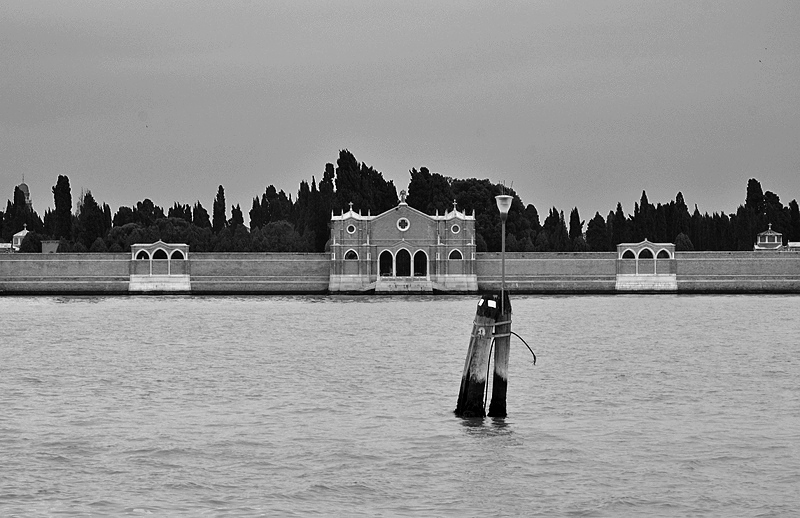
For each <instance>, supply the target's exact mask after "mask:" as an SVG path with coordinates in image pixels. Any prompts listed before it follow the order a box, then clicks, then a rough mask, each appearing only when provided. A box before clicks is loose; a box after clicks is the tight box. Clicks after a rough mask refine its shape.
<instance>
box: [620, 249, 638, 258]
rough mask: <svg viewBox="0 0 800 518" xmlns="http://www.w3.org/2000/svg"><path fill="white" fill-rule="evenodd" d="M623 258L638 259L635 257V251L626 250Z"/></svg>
mask: <svg viewBox="0 0 800 518" xmlns="http://www.w3.org/2000/svg"><path fill="white" fill-rule="evenodd" d="M622 258H623V259H636V256H635V255H633V251H632V250H625V253H624V254H622Z"/></svg>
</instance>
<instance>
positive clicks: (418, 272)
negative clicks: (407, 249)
mask: <svg viewBox="0 0 800 518" xmlns="http://www.w3.org/2000/svg"><path fill="white" fill-rule="evenodd" d="M427 275H428V256H427V255H425V252H423V251H422V250H417V253H416V254H414V277H426V276H427Z"/></svg>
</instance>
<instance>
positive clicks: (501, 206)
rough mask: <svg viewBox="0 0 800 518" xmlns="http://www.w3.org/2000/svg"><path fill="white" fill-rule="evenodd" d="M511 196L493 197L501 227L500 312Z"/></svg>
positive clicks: (504, 292) (502, 309)
mask: <svg viewBox="0 0 800 518" xmlns="http://www.w3.org/2000/svg"><path fill="white" fill-rule="evenodd" d="M512 199H513V198H512V197H511V196H509V195H508V194H499V195H497V196H495V197H494V200H495V201H496V202H497V210H499V211H500V223H501V225H500V226H501V228H502V241H501V245H500V246H501V248H500V313H501V314H502V313H504V308H503V305H504V304H505V298H506V219H508V210H509V209H510V208H511V200H512Z"/></svg>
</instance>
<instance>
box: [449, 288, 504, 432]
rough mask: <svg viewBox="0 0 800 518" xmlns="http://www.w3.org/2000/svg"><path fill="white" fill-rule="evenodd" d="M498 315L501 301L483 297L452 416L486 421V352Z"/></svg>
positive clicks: (494, 297)
mask: <svg viewBox="0 0 800 518" xmlns="http://www.w3.org/2000/svg"><path fill="white" fill-rule="evenodd" d="M499 314H500V300H499V297H498V296H497V295H484V296H483V297H481V300H480V302H478V310H477V311H476V313H475V322H474V323H473V324H472V334H471V335H470V339H469V348H468V349H467V359H466V361H465V362H464V373H463V374H462V375H461V389H460V390H459V392H458V404H457V405H456V409H455V414H456V415H457V416H458V417H485V416H486V407H485V405H484V398H483V396H484V393H485V391H486V382H487V379H486V375H487V373H488V372H487V371H488V370H489V349H490V348H491V346H492V339H493V337H492V334H493V330H494V324H495V322H496V321H497V317H498V316H499Z"/></svg>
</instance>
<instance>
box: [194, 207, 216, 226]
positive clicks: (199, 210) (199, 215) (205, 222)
mask: <svg viewBox="0 0 800 518" xmlns="http://www.w3.org/2000/svg"><path fill="white" fill-rule="evenodd" d="M192 213H193V217H192V222H193V223H194V225H195V226H196V227H198V228H211V220H210V219H209V218H208V211H207V210H206V209H205V207H203V205H202V204H201V203H200V202H199V201H198V202H197V203H195V204H194V209H193V210H192Z"/></svg>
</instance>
